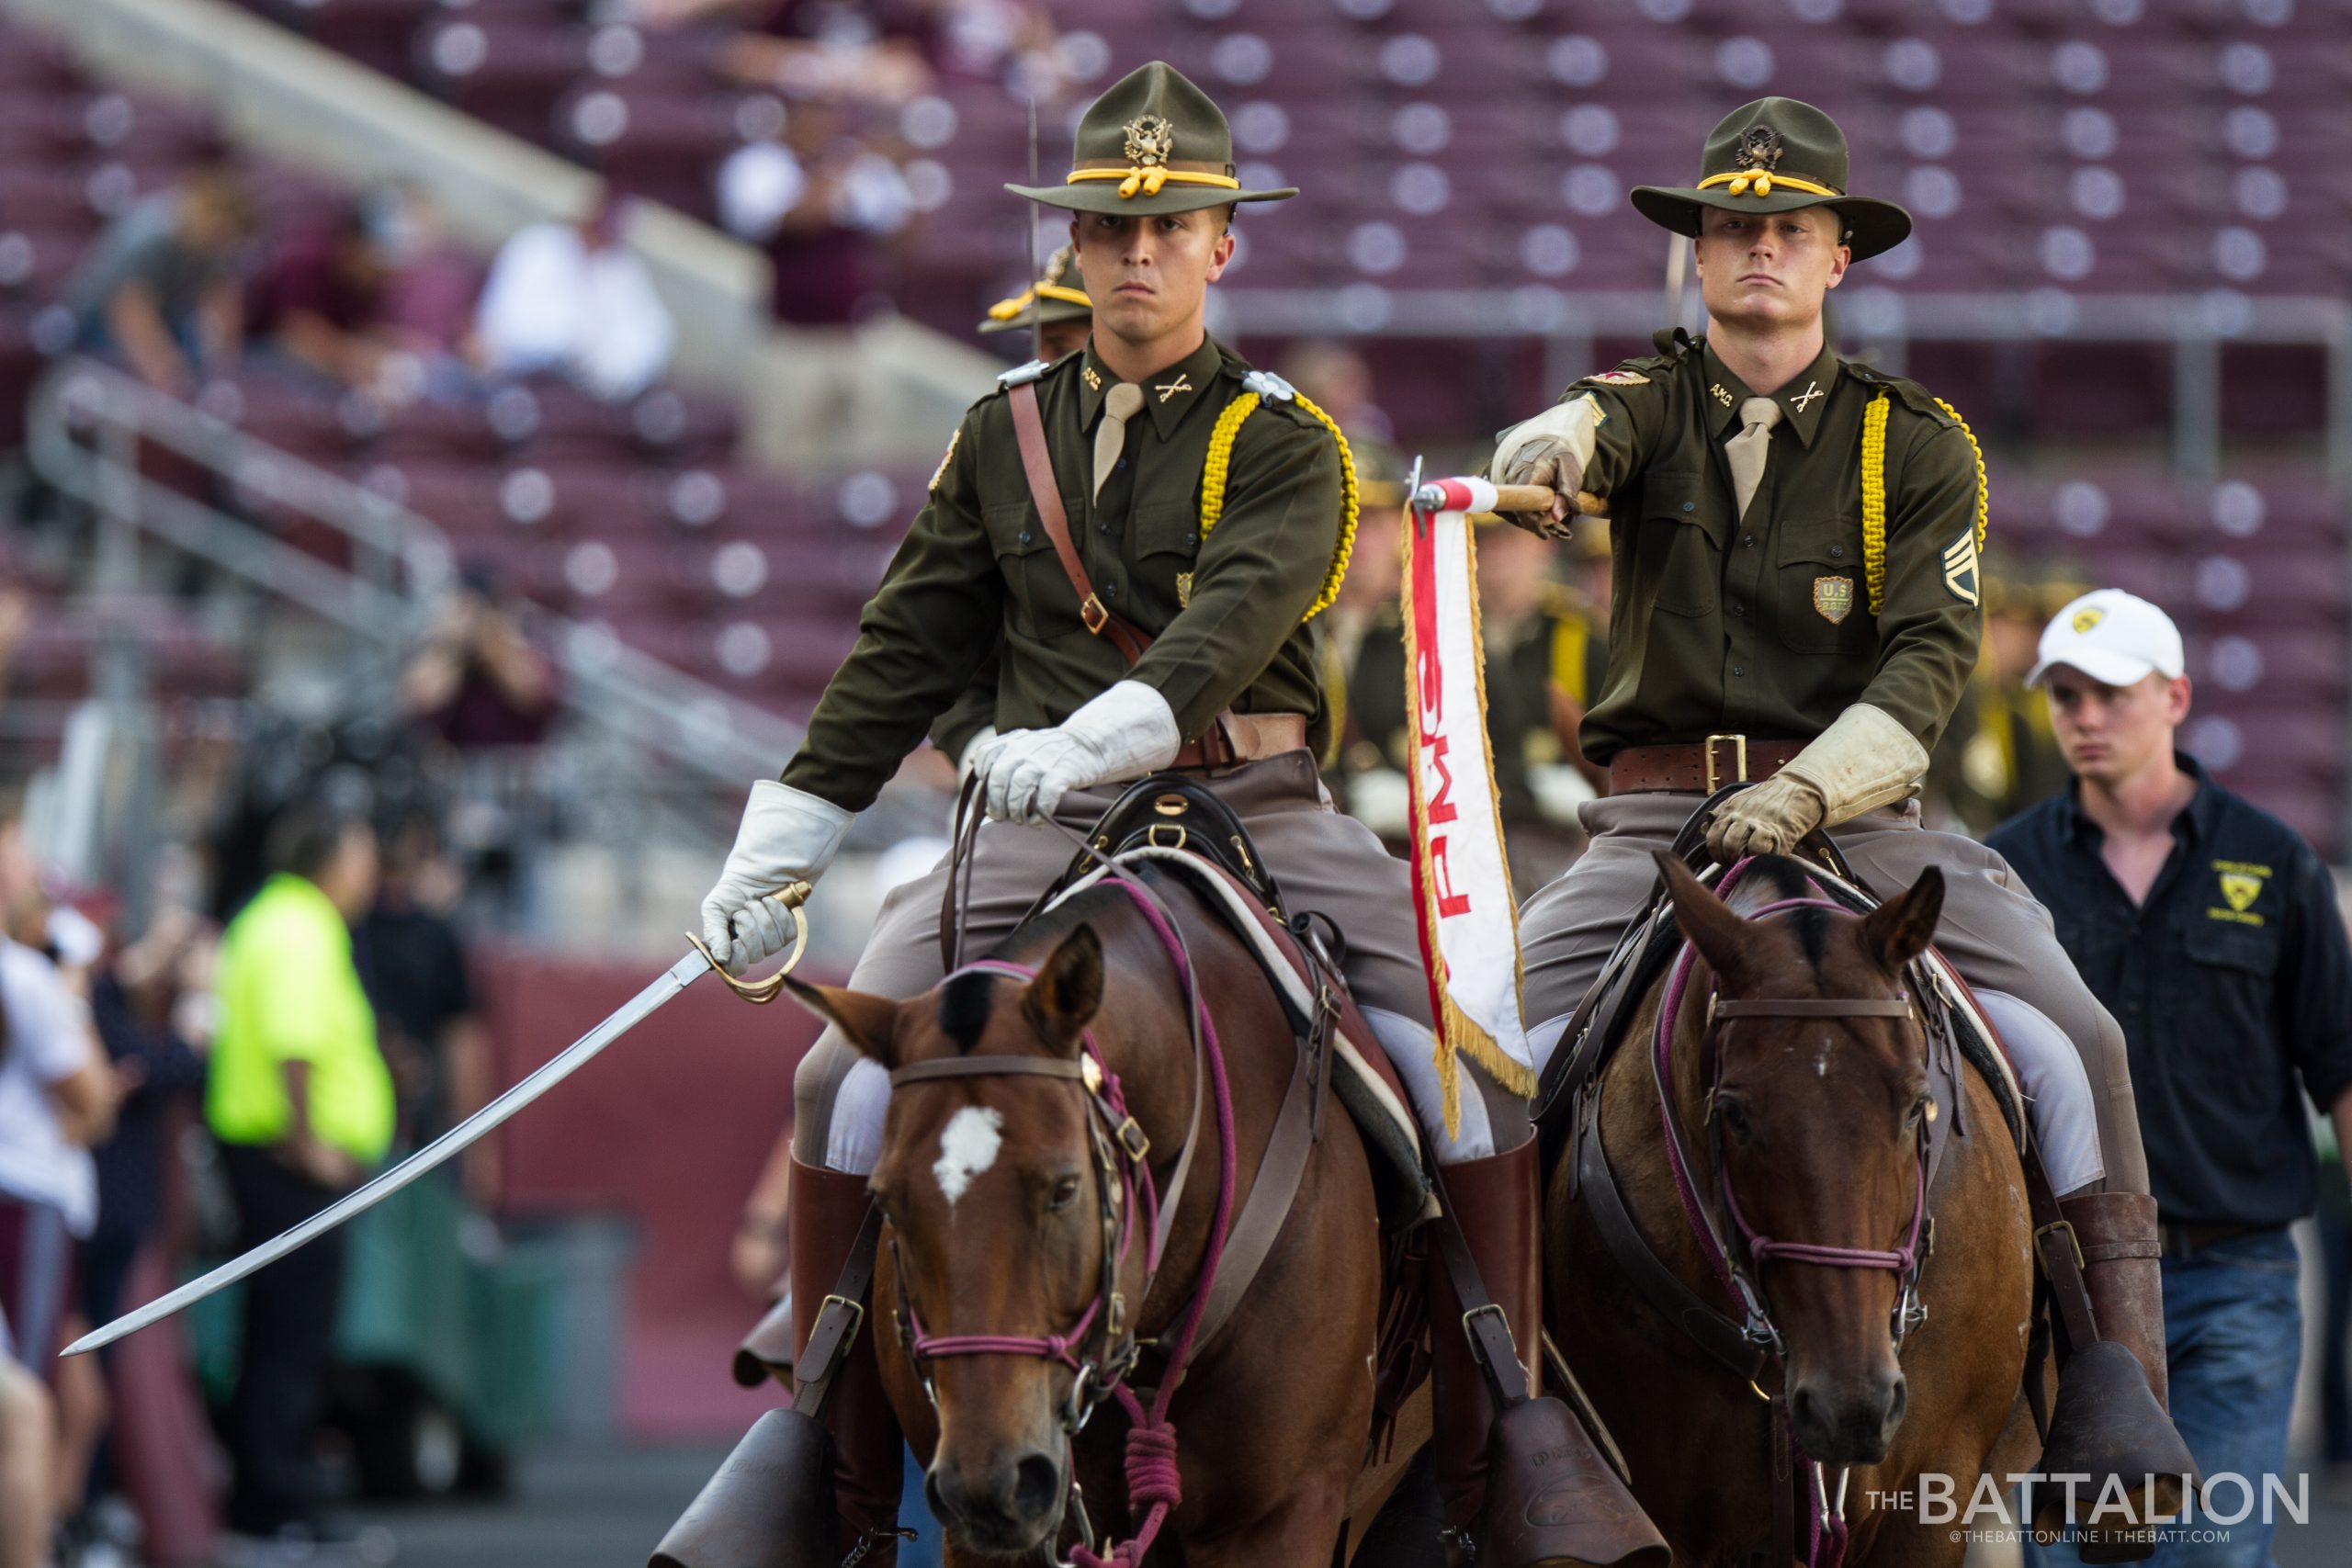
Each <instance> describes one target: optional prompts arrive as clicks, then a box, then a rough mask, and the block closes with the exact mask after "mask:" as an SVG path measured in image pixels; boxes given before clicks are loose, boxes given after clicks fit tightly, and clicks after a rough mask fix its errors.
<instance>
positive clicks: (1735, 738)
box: [1705, 735, 1747, 795]
mask: <svg viewBox="0 0 2352 1568" xmlns="http://www.w3.org/2000/svg"><path fill="white" fill-rule="evenodd" d="M1718 740H1728V741H1730V742H1731V747H1732V766H1733V767H1734V768H1735V769H1736V770H1737V771H1736V773H1734V774H1733V776H1732V777H1730V778H1728V779H1723V778H1718V777H1717V776H1716V774H1715V742H1716V741H1718ZM1705 750H1706V755H1707V793H1708V794H1709V795H1713V794H1714V793H1715V791H1717V790H1719V789H1721V788H1722V787H1723V786H1724V784H1746V783H1747V736H1745V735H1710V736H1708V737H1707V743H1706V747H1705Z"/></svg>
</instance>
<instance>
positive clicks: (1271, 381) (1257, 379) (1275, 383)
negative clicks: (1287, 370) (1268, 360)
mask: <svg viewBox="0 0 2352 1568" xmlns="http://www.w3.org/2000/svg"><path fill="white" fill-rule="evenodd" d="M1241 389H1242V390H1243V391H1245V392H1255V393H1257V394H1258V396H1260V397H1261V398H1263V399H1264V400H1266V401H1268V402H1270V403H1276V402H1280V403H1286V402H1289V401H1290V400H1292V399H1293V398H1295V397H1296V396H1298V389H1297V388H1295V387H1294V386H1292V385H1291V384H1290V383H1289V382H1288V381H1285V380H1283V378H1281V377H1279V376H1277V375H1275V374H1274V373H1273V372H1272V371H1271V370H1252V371H1250V372H1249V373H1248V374H1246V375H1244V376H1243V377H1242V378H1241Z"/></svg>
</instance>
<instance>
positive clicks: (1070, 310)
mask: <svg viewBox="0 0 2352 1568" xmlns="http://www.w3.org/2000/svg"><path fill="white" fill-rule="evenodd" d="M1070 261H1071V257H1070V248H1069V246H1068V245H1064V246H1063V247H1062V248H1061V249H1059V250H1057V251H1056V252H1055V253H1054V254H1052V255H1050V256H1048V257H1046V275H1045V276H1043V277H1040V278H1039V279H1037V281H1036V282H1035V283H1033V284H1031V285H1030V286H1029V287H1028V288H1024V289H1023V290H1022V291H1021V292H1020V293H1018V294H1016V295H1014V296H1013V297H1012V299H1000V300H998V301H997V302H996V303H995V304H993V305H991V306H989V319H988V320H987V321H982V322H981V323H980V326H979V330H980V331H982V332H984V333H1009V332H1012V331H1014V330H1016V329H1026V328H1028V327H1029V326H1031V325H1033V324H1034V325H1036V326H1041V327H1051V326H1058V325H1060V324H1061V323H1062V322H1064V321H1092V320H1093V319H1094V301H1093V300H1091V299H1088V298H1087V297H1086V290H1085V289H1083V288H1080V287H1079V284H1080V282H1083V281H1084V280H1083V279H1081V278H1080V277H1079V276H1078V269H1077V268H1076V267H1074V266H1072V265H1070Z"/></svg>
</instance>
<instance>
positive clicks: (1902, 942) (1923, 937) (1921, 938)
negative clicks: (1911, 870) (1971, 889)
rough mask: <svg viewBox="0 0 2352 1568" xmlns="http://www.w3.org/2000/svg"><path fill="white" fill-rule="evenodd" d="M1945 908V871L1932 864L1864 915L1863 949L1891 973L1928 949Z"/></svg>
mask: <svg viewBox="0 0 2352 1568" xmlns="http://www.w3.org/2000/svg"><path fill="white" fill-rule="evenodd" d="M1943 912H1944V874H1943V872H1942V871H1941V870H1940V869H1939V868H1938V867H1935V866H1932V865H1931V866H1929V867H1928V869H1927V870H1925V871H1923V872H1921V873H1920V874H1919V880H1918V881H1917V882H1915V883H1913V884H1912V885H1911V886H1910V887H1909V889H1907V890H1906V891H1905V892H1903V893H1901V894H1899V895H1897V896H1896V897H1893V898H1890V899H1888V900H1887V901H1886V902H1885V903H1883V904H1881V905H1880V906H1879V907H1878V908H1875V909H1872V910H1871V912H1870V913H1869V914H1867V915H1865V916H1863V917H1862V951H1863V952H1864V953H1868V954H1870V956H1871V958H1872V959H1873V960H1875V961H1876V962H1877V964H1879V966H1880V967H1882V968H1883V969H1884V970H1885V971H1886V972H1887V973H1888V974H1890V975H1900V974H1902V973H1903V966H1904V965H1905V964H1908V963H1910V962H1911V961H1912V960H1913V959H1915V958H1917V957H1918V956H1919V954H1921V953H1925V952H1927V951H1928V943H1929V942H1933V941H1934V940H1935V939H1936V919H1937V917H1939V916H1940V915H1941V914H1942V913H1943Z"/></svg>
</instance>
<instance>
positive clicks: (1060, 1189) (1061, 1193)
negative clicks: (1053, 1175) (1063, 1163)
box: [1046, 1176, 1078, 1214]
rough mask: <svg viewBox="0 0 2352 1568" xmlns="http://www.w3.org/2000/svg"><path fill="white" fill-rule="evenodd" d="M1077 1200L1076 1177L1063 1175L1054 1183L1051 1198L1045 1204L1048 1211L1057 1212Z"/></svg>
mask: <svg viewBox="0 0 2352 1568" xmlns="http://www.w3.org/2000/svg"><path fill="white" fill-rule="evenodd" d="M1077 1201H1078V1178H1077V1177H1075V1176H1065V1177H1063V1178H1062V1179H1060V1180H1059V1181H1057V1182H1055V1183H1054V1195H1053V1198H1052V1199H1051V1200H1050V1201H1048V1202H1047V1203H1046V1208H1047V1209H1048V1210H1049V1211H1050V1212H1052V1213H1057V1214H1058V1213H1061V1212H1062V1211H1063V1210H1064V1209H1067V1208H1069V1206H1070V1205H1071V1204H1072V1203H1075V1202H1077Z"/></svg>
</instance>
